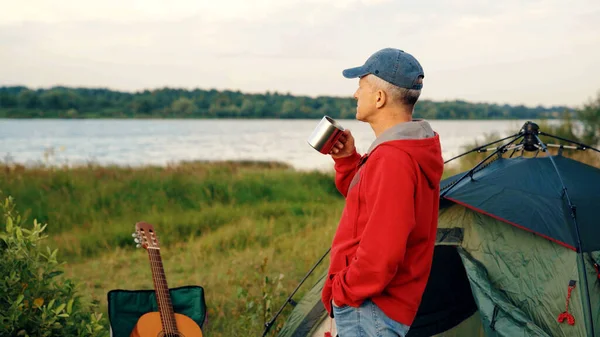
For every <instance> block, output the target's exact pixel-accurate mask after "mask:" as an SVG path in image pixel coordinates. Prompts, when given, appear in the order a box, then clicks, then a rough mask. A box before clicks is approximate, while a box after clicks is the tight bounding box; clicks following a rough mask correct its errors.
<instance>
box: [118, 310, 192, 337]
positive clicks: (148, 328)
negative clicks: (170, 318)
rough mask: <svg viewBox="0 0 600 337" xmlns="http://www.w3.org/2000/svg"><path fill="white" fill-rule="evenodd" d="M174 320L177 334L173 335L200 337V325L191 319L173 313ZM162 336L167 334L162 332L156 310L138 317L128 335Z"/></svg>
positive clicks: (177, 336)
mask: <svg viewBox="0 0 600 337" xmlns="http://www.w3.org/2000/svg"><path fill="white" fill-rule="evenodd" d="M175 322H176V323H175V324H176V325H177V330H178V332H179V334H176V335H174V336H173V337H202V330H200V327H199V326H198V324H196V322H194V320H193V319H191V318H189V317H187V316H185V315H182V314H178V313H175ZM162 336H165V337H168V335H166V334H165V333H164V332H163V327H162V324H161V319H160V313H159V312H157V311H155V312H149V313H146V314H144V315H143V316H142V317H140V319H139V320H138V322H137V324H136V325H135V327H134V328H133V331H132V332H131V335H130V337H162Z"/></svg>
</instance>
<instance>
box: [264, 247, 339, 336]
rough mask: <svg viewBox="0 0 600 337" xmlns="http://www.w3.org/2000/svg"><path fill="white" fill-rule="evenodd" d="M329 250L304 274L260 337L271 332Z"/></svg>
mask: <svg viewBox="0 0 600 337" xmlns="http://www.w3.org/2000/svg"><path fill="white" fill-rule="evenodd" d="M330 250H331V247H329V248H328V249H327V251H326V252H325V254H323V256H321V258H320V259H319V261H317V263H315V265H314V266H313V267H312V268H310V270H309V271H308V273H306V275H305V276H304V278H303V279H302V281H300V284H298V286H297V287H296V289H294V291H293V292H292V293H291V294H290V296H288V298H287V299H286V300H285V303H283V305H282V306H281V308H279V311H277V314H275V316H273V318H271V320H270V321H268V322H267V323H265V331H264V332H263V334H262V337H265V336H266V335H267V334H268V333H269V330H271V327H272V326H273V323H275V320H276V319H277V317H279V315H281V312H282V311H283V309H284V308H285V306H286V305H287V304H288V303H290V301H292V297H293V296H294V294H296V292H297V291H298V289H300V286H302V284H304V281H306V279H307V278H308V277H309V276H310V274H312V272H313V271H314V270H315V269H316V268H317V266H318V265H319V264H321V261H323V259H324V258H325V256H327V254H329V251H330Z"/></svg>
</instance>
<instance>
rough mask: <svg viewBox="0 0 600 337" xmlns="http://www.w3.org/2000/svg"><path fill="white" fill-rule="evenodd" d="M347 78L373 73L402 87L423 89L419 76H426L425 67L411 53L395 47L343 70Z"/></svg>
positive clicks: (382, 50)
mask: <svg viewBox="0 0 600 337" xmlns="http://www.w3.org/2000/svg"><path fill="white" fill-rule="evenodd" d="M342 74H343V75H344V77H346V78H357V77H363V76H365V75H368V74H373V75H375V76H377V77H379V78H381V79H382V80H385V81H387V82H390V83H391V84H393V85H396V86H398V87H400V88H406V89H417V90H418V89H421V88H423V84H421V83H418V79H419V76H422V77H425V73H424V72H423V67H421V64H420V63H419V61H417V59H416V58H414V56H412V55H411V54H409V53H407V52H405V51H403V50H400V49H395V48H384V49H381V50H379V51H377V52H376V53H375V54H373V55H371V56H370V57H369V58H368V59H367V61H366V62H365V64H363V65H362V66H360V67H355V68H350V69H346V70H344V71H343V72H342Z"/></svg>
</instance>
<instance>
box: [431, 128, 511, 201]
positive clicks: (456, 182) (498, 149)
mask: <svg viewBox="0 0 600 337" xmlns="http://www.w3.org/2000/svg"><path fill="white" fill-rule="evenodd" d="M521 136H522V134H521V133H518V134H517V135H516V136H514V137H515V138H514V139H513V140H511V141H510V142H508V143H506V144H504V145H502V146H499V147H498V148H497V149H496V151H494V152H492V154H490V155H489V156H487V157H485V159H483V160H482V161H480V162H479V163H478V164H477V165H475V166H474V167H473V168H472V169H470V170H469V171H468V172H467V173H465V174H464V175H463V176H462V177H460V179H458V180H457V181H455V182H453V183H452V186H450V187H449V188H448V189H446V190H445V191H444V192H443V193H442V194H441V195H440V198H443V197H444V196H445V195H446V194H448V192H450V190H452V188H453V187H454V186H456V185H457V184H458V183H459V182H461V181H462V180H463V179H465V178H466V177H467V176H469V175H471V174H472V173H473V171H475V170H476V169H477V168H478V167H479V166H481V165H482V164H483V163H485V162H486V161H488V159H490V158H492V157H493V156H494V155H496V153H498V152H500V151H502V152H504V149H505V148H506V147H508V146H509V145H510V144H512V143H514V142H515V141H516V140H517V139H519V138H521ZM509 138H510V137H509Z"/></svg>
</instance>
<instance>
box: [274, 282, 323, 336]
mask: <svg viewBox="0 0 600 337" xmlns="http://www.w3.org/2000/svg"><path fill="white" fill-rule="evenodd" d="M326 276H327V273H324V274H323V275H322V276H321V277H320V278H319V280H318V281H317V282H316V283H315V285H314V286H313V287H312V288H311V289H310V290H309V291H308V292H307V293H306V294H305V295H304V296H303V297H302V300H300V301H299V302H298V304H296V306H295V307H294V309H293V310H292V312H291V313H290V315H289V318H288V320H287V321H286V323H285V325H284V326H283V328H282V329H281V330H280V331H279V334H278V336H279V337H300V336H302V337H304V336H311V335H312V334H313V332H314V330H316V329H317V328H318V325H319V323H321V322H323V321H324V320H325V319H326V318H327V317H328V315H327V311H326V310H325V306H323V303H322V302H321V290H322V289H323V285H324V284H325V279H326Z"/></svg>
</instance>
